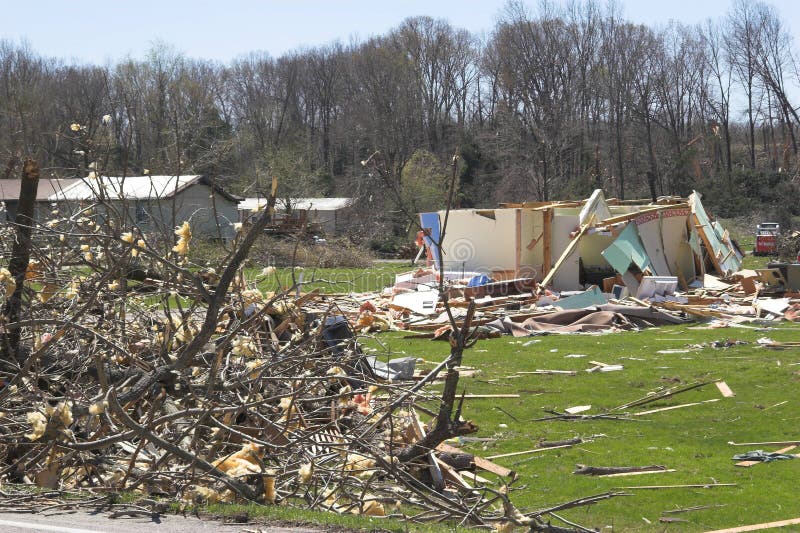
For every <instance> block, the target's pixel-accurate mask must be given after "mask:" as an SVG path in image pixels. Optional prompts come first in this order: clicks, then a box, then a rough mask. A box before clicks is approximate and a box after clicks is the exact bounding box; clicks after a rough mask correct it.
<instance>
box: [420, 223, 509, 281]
mask: <svg viewBox="0 0 800 533" xmlns="http://www.w3.org/2000/svg"><path fill="white" fill-rule="evenodd" d="M515 211H516V210H514V209H496V210H495V209H491V210H475V209H460V210H453V211H450V213H449V216H448V219H447V228H445V231H444V241H443V242H442V257H443V259H444V267H445V270H448V271H464V272H484V273H487V274H491V273H492V272H496V271H497V272H501V271H502V272H506V271H512V272H513V271H514V270H515V268H516V260H517V254H516V242H515V240H516V239H515V235H516V213H515ZM429 215H435V216H436V217H435V219H434V217H433V216H429ZM421 220H422V225H423V228H427V227H431V226H426V223H429V224H431V225H434V224H437V223H438V221H439V220H444V212H440V213H425V214H423V215H422V216H421ZM426 220H427V222H426ZM438 235H439V228H438V225H437V226H436V236H437V237H436V238H438ZM426 243H427V240H426ZM434 248H435V246H434ZM434 252H435V250H434Z"/></svg>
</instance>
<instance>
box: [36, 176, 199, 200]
mask: <svg viewBox="0 0 800 533" xmlns="http://www.w3.org/2000/svg"><path fill="white" fill-rule="evenodd" d="M199 179H200V176H199V175H193V176H125V177H124V178H122V177H113V176H101V177H99V178H83V179H82V180H80V181H78V182H77V183H74V184H72V185H70V186H69V187H65V188H64V189H62V190H60V191H58V192H56V193H55V194H53V195H51V196H50V197H49V198H48V200H49V201H58V200H94V199H96V198H98V197H99V196H100V190H101V189H103V190H104V195H105V197H106V198H111V199H117V200H121V199H123V198H126V199H130V200H148V199H154V198H169V197H171V196H172V195H173V194H175V189H176V186H177V189H178V191H180V190H182V189H184V188H186V187H188V186H189V185H192V184H194V183H195V182H196V181H198V180H199Z"/></svg>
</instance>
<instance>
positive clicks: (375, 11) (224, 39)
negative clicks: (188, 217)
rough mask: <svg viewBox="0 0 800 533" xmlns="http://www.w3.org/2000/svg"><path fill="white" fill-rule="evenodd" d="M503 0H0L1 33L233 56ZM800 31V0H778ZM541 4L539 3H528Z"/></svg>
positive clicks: (685, 10) (720, 8)
mask: <svg viewBox="0 0 800 533" xmlns="http://www.w3.org/2000/svg"><path fill="white" fill-rule="evenodd" d="M505 3H506V2H505V0H460V1H457V0H427V1H423V0H394V1H392V0H371V1H365V0H327V1H326V0H296V1H289V0H285V1H279V0H261V1H258V0H250V1H247V0H224V1H216V2H214V1H208V0H192V1H188V0H160V1H155V0H138V1H119V0H116V1H115V0H111V1H108V0H106V1H104V2H100V1H97V0H72V1H70V2H66V1H63V0H62V1H55V0H38V1H37V0H0V13H2V14H3V16H2V17H0V36H2V37H3V38H6V39H12V40H14V41H18V40H20V39H25V40H26V41H27V42H28V43H29V44H30V45H31V47H32V48H33V49H34V50H35V51H37V52H39V53H41V54H43V55H48V56H55V57H60V58H63V59H65V60H68V61H69V60H75V61H77V62H91V63H99V64H103V63H105V62H106V61H111V62H115V61H117V60H119V59H121V58H124V57H126V56H128V55H130V56H132V57H134V58H140V57H142V56H143V55H144V53H145V52H146V51H147V49H148V48H150V46H151V45H152V44H153V43H155V42H158V41H163V42H166V43H169V44H171V45H173V46H174V47H175V49H176V50H177V51H178V52H182V53H184V54H186V55H187V56H190V57H197V58H206V59H214V60H217V61H222V62H228V61H229V60H231V59H232V58H234V57H237V56H240V55H243V54H247V53H248V52H252V51H257V50H260V51H267V52H269V53H270V54H271V55H273V56H278V55H281V54H282V53H284V52H286V51H288V50H292V49H295V48H298V47H302V46H317V45H321V44H325V43H328V42H330V41H333V40H336V39H339V40H342V41H344V42H347V41H348V40H350V39H351V38H366V37H369V36H370V35H375V34H381V33H384V32H385V31H386V30H388V29H390V28H392V27H394V26H396V25H397V24H398V23H400V21H402V20H403V19H404V18H406V17H408V16H412V15H429V16H432V17H435V18H446V19H448V20H449V21H450V22H451V24H453V25H454V26H457V27H462V28H466V29H468V30H471V31H474V32H487V33H488V32H489V31H490V30H491V28H492V26H493V25H494V22H495V21H496V19H497V17H498V14H499V13H500V12H501V11H502V9H503V6H504V5H505ZM620 3H621V4H622V6H623V12H624V14H625V15H626V18H628V19H630V20H632V21H634V22H641V23H646V24H651V25H653V24H666V23H667V22H668V21H669V20H670V19H675V20H679V21H681V22H684V23H687V24H694V23H698V22H702V21H704V20H705V19H707V18H717V17H720V16H722V15H724V14H725V13H726V12H727V11H728V9H729V7H730V1H729V0H691V1H690V0H671V1H669V0H667V1H665V0H655V1H652V0H627V1H626V2H620ZM769 3H771V4H772V5H774V6H775V7H776V8H778V10H779V12H780V13H781V14H782V18H783V20H784V22H785V24H787V25H788V26H790V29H791V30H792V31H793V33H794V35H795V44H796V45H797V43H798V42H799V41H800V38H798V31H800V0H772V1H771V2H769ZM530 4H531V5H533V3H530Z"/></svg>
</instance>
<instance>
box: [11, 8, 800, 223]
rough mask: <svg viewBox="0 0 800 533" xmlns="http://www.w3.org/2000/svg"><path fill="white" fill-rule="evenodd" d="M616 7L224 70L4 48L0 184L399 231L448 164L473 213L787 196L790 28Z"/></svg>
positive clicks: (423, 20) (509, 20)
mask: <svg viewBox="0 0 800 533" xmlns="http://www.w3.org/2000/svg"><path fill="white" fill-rule="evenodd" d="M609 6H610V7H609ZM609 6H606V5H601V4H600V3H597V2H591V1H575V2H571V3H568V4H554V3H542V4H539V5H537V6H530V5H525V4H522V3H509V4H508V5H507V6H506V8H505V9H504V10H503V12H502V13H501V14H500V15H499V18H498V20H497V22H496V24H495V26H494V27H493V28H492V30H491V32H490V33H489V34H488V35H487V36H478V35H473V34H471V33H470V32H468V31H466V30H462V29H458V28H455V27H453V26H452V25H450V24H449V23H448V22H447V21H445V20H434V19H431V18H428V17H414V18H409V19H406V20H405V21H403V22H402V23H400V24H399V25H398V26H397V27H396V28H394V29H393V30H391V31H389V32H388V33H386V34H385V35H379V36H374V37H371V38H369V39H366V40H363V41H359V42H350V43H346V44H345V43H342V42H335V43H331V44H329V45H326V46H322V47H318V48H308V49H299V50H295V51H293V52H291V53H287V54H284V55H282V56H280V57H271V56H270V55H268V54H266V53H253V54H251V55H249V56H247V57H241V58H238V59H235V60H233V61H232V62H230V63H229V64H220V63H215V62H212V61H207V60H201V59H190V58H187V57H185V56H183V55H181V54H178V53H176V52H174V51H173V50H172V49H171V48H170V47H168V46H166V45H157V46H154V47H153V49H152V50H151V51H150V53H149V54H148V55H147V56H146V57H145V58H144V59H127V60H124V61H120V62H118V63H116V64H114V65H110V66H97V65H85V64H73V63H68V62H65V61H63V60H61V59H57V58H49V57H42V56H41V55H39V54H37V53H36V52H35V51H34V50H32V49H31V48H30V47H29V46H27V45H25V44H19V43H13V42H9V41H0V91H2V93H0V94H2V96H1V97H0V156H2V158H3V163H4V167H5V169H4V170H1V171H0V178H2V177H16V176H17V175H18V167H19V162H20V161H21V159H22V158H24V157H25V156H32V157H34V158H36V159H37V160H39V161H40V162H41V165H42V167H43V168H44V169H46V170H45V172H44V174H47V173H48V172H49V173H52V174H54V175H56V176H60V177H74V176H81V175H86V172H87V171H88V169H89V167H90V165H91V164H92V162H93V161H96V160H97V163H96V164H97V165H98V166H99V167H100V168H101V169H102V170H103V171H104V172H106V173H109V174H121V173H123V172H126V173H128V174H141V173H142V172H145V171H146V170H147V171H149V172H151V173H153V174H175V173H204V174H208V175H210V176H214V177H215V178H216V179H218V180H219V181H220V182H221V183H222V184H223V185H224V186H226V187H227V188H229V189H230V190H232V191H233V192H235V193H239V194H246V195H248V196H255V195H256V194H265V193H266V190H267V189H268V187H269V183H270V179H271V176H272V175H276V176H278V178H279V180H280V183H281V191H282V194H284V195H304V196H324V195H341V196H354V197H356V198H358V199H359V201H360V203H361V205H362V206H363V208H364V211H365V212H366V213H373V214H374V215H373V216H372V217H366V218H364V222H365V224H364V227H360V228H359V230H360V231H364V230H365V228H366V227H369V228H372V231H373V232H378V231H380V232H386V230H387V228H390V229H392V232H394V233H400V234H402V233H403V228H402V224H401V220H402V217H401V215H400V214H399V210H398V208H397V202H396V199H395V195H394V194H392V191H393V190H394V191H396V192H398V193H400V196H401V197H402V198H404V199H405V200H406V203H408V204H409V205H408V206H407V207H408V208H409V209H413V210H424V209H433V208H440V207H442V205H443V203H444V183H445V181H446V180H447V176H448V175H449V172H448V171H447V170H446V169H445V168H444V166H445V164H446V163H447V162H449V161H450V158H451V157H452V155H453V153H454V151H458V153H459V154H460V156H461V157H460V161H459V164H460V167H459V174H460V176H459V178H460V179H459V184H460V189H459V191H458V199H459V202H460V204H461V205H462V206H471V205H475V206H491V205H493V204H495V203H496V202H499V201H521V200H551V199H567V198H575V197H582V196H585V195H586V194H587V193H588V192H589V191H591V190H592V189H594V188H596V187H603V188H604V189H605V191H606V194H607V196H616V197H619V198H642V197H651V196H658V195H686V194H687V193H689V192H690V191H691V189H692V188H695V189H698V190H701V191H703V192H706V193H707V196H708V197H709V200H710V201H711V205H712V207H714V208H715V209H716V212H717V213H718V214H721V215H732V214H735V213H736V212H738V211H739V210H745V209H747V208H749V207H750V206H752V205H755V204H754V203H753V202H752V199H756V200H757V202H756V204H761V205H765V206H773V207H775V206H779V204H781V202H783V203H784V204H786V199H787V198H791V195H792V194H794V195H795V196H794V198H797V187H796V184H795V181H796V177H797V174H798V157H797V151H798V140H797V133H798V128H799V127H800V117H798V110H797V108H796V105H797V102H793V101H792V99H793V98H796V94H797V89H798V85H800V79H799V78H800V75H799V72H800V68H798V65H799V63H798V59H797V58H796V57H795V56H794V55H793V53H792V40H791V35H790V33H789V32H788V29H787V28H786V27H785V25H784V24H783V21H782V19H781V15H780V13H779V12H777V11H776V10H775V9H774V8H773V7H771V6H769V5H768V4H765V3H761V2H756V1H749V0H735V1H734V2H733V3H732V5H731V8H730V11H729V12H728V13H727V14H725V15H724V16H721V17H720V18H719V19H717V20H713V21H708V22H707V23H706V24H702V25H699V26H691V27H690V26H685V25H681V24H678V23H670V24H667V25H665V26H663V27H658V28H654V27H647V26H643V25H638V24H633V23H631V22H629V21H626V20H625V19H624V18H623V17H622V16H621V15H620V13H619V12H618V10H617V9H618V8H617V7H614V5H613V4H610V5H609ZM793 91H794V92H793ZM793 95H795V96H793ZM107 115H110V117H109V116H107ZM104 117H105V120H104ZM76 124H77V125H79V126H80V128H75V126H74V125H76ZM370 157H371V158H372V159H369V158H370ZM98 159H99V160H98ZM367 159H369V161H370V164H368V165H366V166H365V165H362V164H361V162H362V161H365V160H367ZM794 204H797V202H794ZM781 205H782V208H783V209H784V211H786V212H787V213H788V212H789V211H791V210H792V209H797V207H796V206H795V205H793V204H792V205H789V204H786V205H783V204H781ZM390 233H391V232H390Z"/></svg>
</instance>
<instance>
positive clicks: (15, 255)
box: [0, 159, 39, 362]
mask: <svg viewBox="0 0 800 533" xmlns="http://www.w3.org/2000/svg"><path fill="white" fill-rule="evenodd" d="M38 189H39V164H38V163H37V162H36V161H34V160H33V159H26V160H25V163H24V164H23V166H22V185H21V187H20V191H19V204H18V207H17V218H16V219H15V225H16V233H17V238H16V242H15V243H14V246H13V248H12V251H11V261H9V263H8V270H9V272H11V276H12V277H13V278H14V281H15V282H16V287H15V289H14V292H13V294H12V295H11V297H9V298H8V299H7V300H6V303H5V305H4V306H3V313H2V314H3V316H4V317H5V320H6V322H7V323H10V324H14V323H16V322H19V318H20V315H21V313H22V290H23V288H24V284H25V273H26V272H27V270H28V263H29V262H30V256H31V233H32V232H33V224H34V218H33V217H34V209H35V208H36V192H37V191H38ZM20 336H21V330H20V328H19V326H16V325H13V326H7V327H6V329H4V330H2V331H0V359H2V362H10V361H11V360H12V359H14V360H16V361H20V359H21V358H20V350H19V340H20Z"/></svg>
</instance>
